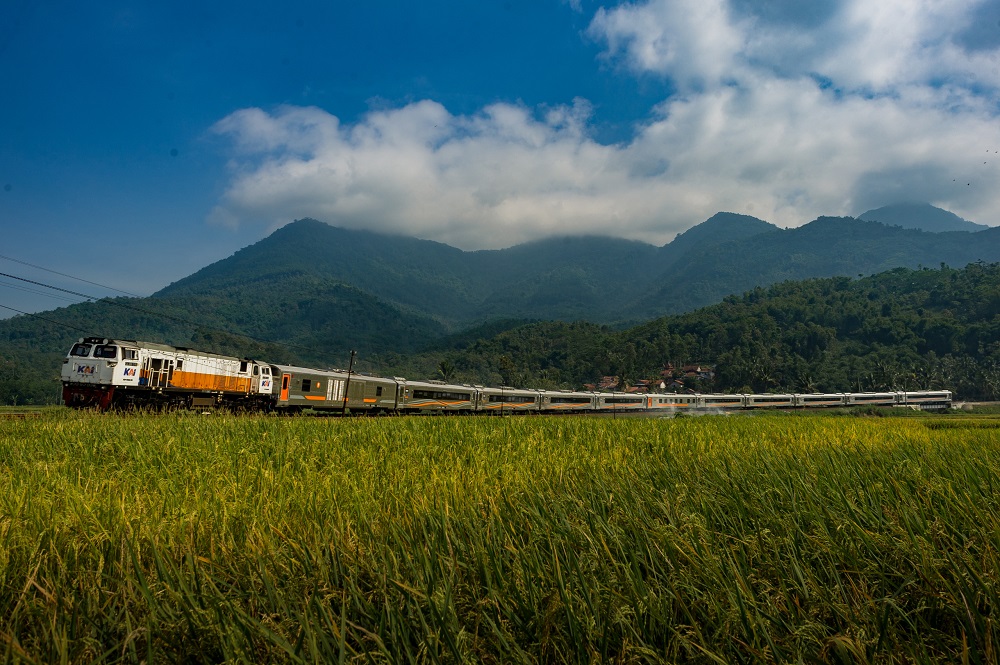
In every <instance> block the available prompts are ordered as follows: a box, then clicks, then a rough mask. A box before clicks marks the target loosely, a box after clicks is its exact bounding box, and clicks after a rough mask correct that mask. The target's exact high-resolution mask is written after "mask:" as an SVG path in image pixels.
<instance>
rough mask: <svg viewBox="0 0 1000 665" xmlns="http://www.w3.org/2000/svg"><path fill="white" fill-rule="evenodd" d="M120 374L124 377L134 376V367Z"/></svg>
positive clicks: (127, 368)
mask: <svg viewBox="0 0 1000 665" xmlns="http://www.w3.org/2000/svg"><path fill="white" fill-rule="evenodd" d="M122 374H123V375H124V376H135V367H126V368H125V370H124V371H123V372H122Z"/></svg>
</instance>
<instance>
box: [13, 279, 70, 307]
mask: <svg viewBox="0 0 1000 665" xmlns="http://www.w3.org/2000/svg"><path fill="white" fill-rule="evenodd" d="M0 286H3V287H5V288H8V289H16V290H18V291H24V292H25V293H34V294H35V295H39V296H45V297H46V298H56V299H58V300H65V301H66V302H76V301H77V298H70V297H68V296H60V295H56V294H54V293H45V292H44V291H39V290H38V289H32V288H28V287H27V286H18V285H17V284H8V283H6V282H0Z"/></svg>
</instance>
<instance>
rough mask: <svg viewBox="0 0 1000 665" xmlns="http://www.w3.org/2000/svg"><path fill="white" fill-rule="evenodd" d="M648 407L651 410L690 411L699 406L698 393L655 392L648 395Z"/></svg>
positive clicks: (665, 411)
mask: <svg viewBox="0 0 1000 665" xmlns="http://www.w3.org/2000/svg"><path fill="white" fill-rule="evenodd" d="M646 408H647V409H649V410H650V411H663V412H664V413H673V412H675V411H682V412H683V411H690V410H691V409H696V408H698V395H678V394H677V393H654V394H649V395H646Z"/></svg>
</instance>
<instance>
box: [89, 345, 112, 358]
mask: <svg viewBox="0 0 1000 665" xmlns="http://www.w3.org/2000/svg"><path fill="white" fill-rule="evenodd" d="M94 357H95V358H110V359H111V360H115V359H117V358H118V347H117V346H114V345H113V344H101V345H99V346H95V347H94Z"/></svg>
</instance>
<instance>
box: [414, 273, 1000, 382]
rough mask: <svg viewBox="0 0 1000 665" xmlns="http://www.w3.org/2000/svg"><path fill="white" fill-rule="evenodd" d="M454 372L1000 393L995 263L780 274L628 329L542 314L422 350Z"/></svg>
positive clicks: (485, 376) (430, 361) (539, 378)
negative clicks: (707, 374)
mask: <svg viewBox="0 0 1000 665" xmlns="http://www.w3.org/2000/svg"><path fill="white" fill-rule="evenodd" d="M435 362H436V363H442V362H443V363H445V366H446V367H448V368H451V369H452V371H453V374H454V377H455V378H456V379H458V380H470V381H484V382H494V383H495V382H497V381H501V380H502V381H504V382H506V383H511V384H515V385H537V386H540V387H549V388H555V387H567V388H568V387H579V386H580V385H582V384H583V383H588V382H595V381H596V380H597V379H598V378H599V377H601V376H603V375H617V376H618V377H619V378H620V379H621V380H622V383H623V385H624V384H634V383H635V382H636V381H638V380H640V379H655V380H656V381H659V379H660V378H661V372H662V371H663V369H664V366H665V365H666V364H668V363H670V364H672V365H673V366H674V367H675V368H677V369H680V368H681V367H682V366H684V365H685V364H690V363H704V364H711V365H714V366H715V369H716V375H715V378H714V379H713V380H710V381H704V380H702V381H690V380H689V381H688V386H687V387H688V388H691V389H698V390H699V391H702V392H704V391H723V392H730V391H741V392H742V391H753V392H767V391H796V392H814V391H815V392H838V391H863V390H887V389H922V388H950V389H952V390H954V391H956V393H957V394H958V395H959V396H960V397H962V398H987V399H996V398H997V397H998V396H1000V265H998V264H992V265H988V264H978V263H977V264H972V265H969V266H968V267H966V268H964V269H952V268H947V267H942V268H940V269H936V270H931V269H922V270H909V269H905V268H897V269H894V270H892V271H889V272H886V273H883V274H879V275H875V276H872V277H866V278H863V279H851V278H848V277H836V278H828V279H811V280H805V281H798V282H786V283H782V284H778V285H774V286H771V287H768V288H757V289H753V290H752V291H749V292H747V293H745V294H744V295H741V296H730V297H727V298H726V299H725V300H724V301H723V302H722V303H719V304H717V305H713V306H711V307H706V308H703V309H700V310H697V311H695V312H690V313H687V314H682V315H677V316H669V317H663V318H659V319H656V320H655V321H651V322H649V323H647V324H644V325H641V326H637V327H634V328H630V329H628V330H624V331H614V330H611V329H609V328H602V327H599V326H595V325H591V324H565V323H551V322H547V323H537V324H532V325H528V326H524V327H521V328H517V329H514V330H510V331H507V332H504V333H501V334H500V335H497V336H496V337H494V338H492V339H489V340H483V341H481V342H479V343H477V344H474V345H472V346H470V347H468V348H465V349H461V350H455V351H451V352H448V353H444V354H435V355H432V356H430V357H426V358H425V362H424V367H425V369H430V368H431V367H433V366H434V363H435Z"/></svg>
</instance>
